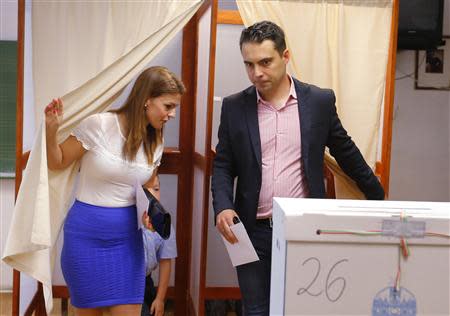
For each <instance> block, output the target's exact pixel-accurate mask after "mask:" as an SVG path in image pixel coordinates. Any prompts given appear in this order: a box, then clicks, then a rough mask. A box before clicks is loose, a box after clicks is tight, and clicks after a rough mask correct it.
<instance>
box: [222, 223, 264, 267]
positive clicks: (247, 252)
mask: <svg viewBox="0 0 450 316" xmlns="http://www.w3.org/2000/svg"><path fill="white" fill-rule="evenodd" d="M230 229H231V231H232V232H233V234H234V235H235V236H236V238H237V239H238V242H237V243H235V244H231V243H229V242H228V241H227V240H226V239H225V238H224V237H223V236H222V235H221V236H222V239H223V242H224V243H225V246H226V247H227V251H228V254H229V255H230V259H231V263H232V264H233V266H234V267H236V266H240V265H241V264H245V263H249V262H253V261H258V260H259V257H258V255H257V254H256V251H255V248H254V247H253V244H252V242H251V241H250V238H249V237H248V234H247V231H246V230H245V227H244V225H243V224H242V223H237V224H235V225H232V226H230Z"/></svg>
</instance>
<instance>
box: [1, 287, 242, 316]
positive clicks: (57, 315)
mask: <svg viewBox="0 0 450 316" xmlns="http://www.w3.org/2000/svg"><path fill="white" fill-rule="evenodd" d="M11 301H12V294H11V293H0V316H11V303H12V302H11ZM68 305H69V310H68V316H74V315H75V314H74V310H73V307H72V306H71V305H70V303H69V304H68ZM207 309H208V308H207ZM206 313H207V314H210V315H207V316H236V313H234V312H231V311H226V312H225V311H220V312H219V311H218V310H215V311H212V312H209V313H208V311H206ZM103 315H104V316H108V315H110V314H109V313H107V312H106V313H104V314H103ZM173 315H174V313H173V305H172V304H170V302H168V303H166V313H165V316H173ZM49 316H62V314H61V299H57V298H55V299H54V300H53V311H52V313H51V314H50V315H49Z"/></svg>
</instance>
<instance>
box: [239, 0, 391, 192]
mask: <svg viewBox="0 0 450 316" xmlns="http://www.w3.org/2000/svg"><path fill="white" fill-rule="evenodd" d="M237 4H238V8H239V12H240V14H241V16H242V19H243V21H244V24H245V25H246V26H249V25H251V24H253V23H255V22H258V21H261V20H271V21H273V22H275V23H277V24H278V25H280V26H281V27H282V28H283V30H284V31H285V33H286V41H287V45H288V48H289V50H290V51H291V62H290V68H291V69H290V70H291V72H292V74H293V75H294V76H295V77H297V78H298V79H300V80H301V81H304V82H307V83H312V84H314V85H317V86H319V87H324V88H331V89H333V90H334V92H335V94H336V99H337V101H336V107H337V110H338V113H339V117H340V119H341V121H342V123H343V125H344V127H345V128H346V129H347V131H348V132H349V134H350V135H351V136H352V138H353V140H354V141H355V143H356V144H357V146H358V147H359V149H360V150H361V152H362V154H363V156H364V158H365V159H366V161H367V163H368V164H369V165H370V166H371V167H372V168H374V167H375V163H376V158H377V147H378V141H379V133H380V118H381V117H380V116H381V108H382V103H383V97H384V89H385V82H386V69H387V61H388V53H389V39H390V30H391V16H392V4H393V1H392V0H364V1H361V0H320V1H319V0H316V1H314V0H284V1H245V0H237ZM326 164H327V165H330V164H334V166H331V170H332V171H333V173H334V174H335V176H336V181H335V182H336V184H337V185H336V194H337V197H339V198H358V197H362V194H361V192H359V190H358V188H357V187H356V185H354V183H352V181H351V180H350V181H349V178H348V177H345V176H344V174H343V173H342V171H340V170H339V167H338V166H337V164H336V162H335V161H334V159H333V158H332V157H331V156H329V155H328V154H327V158H326ZM341 181H347V183H345V184H342V183H341Z"/></svg>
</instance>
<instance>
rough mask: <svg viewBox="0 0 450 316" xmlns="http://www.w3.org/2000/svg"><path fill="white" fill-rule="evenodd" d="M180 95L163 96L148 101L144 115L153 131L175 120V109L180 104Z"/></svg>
mask: <svg viewBox="0 0 450 316" xmlns="http://www.w3.org/2000/svg"><path fill="white" fill-rule="evenodd" d="M180 100H181V95H180V94H163V95H161V96H159V97H156V98H151V99H148V100H147V102H146V104H145V105H146V106H145V115H146V117H147V121H148V123H150V124H151V125H152V126H153V128H155V129H162V128H163V126H164V124H165V123H167V121H169V120H170V119H172V118H175V115H176V107H177V106H178V104H180Z"/></svg>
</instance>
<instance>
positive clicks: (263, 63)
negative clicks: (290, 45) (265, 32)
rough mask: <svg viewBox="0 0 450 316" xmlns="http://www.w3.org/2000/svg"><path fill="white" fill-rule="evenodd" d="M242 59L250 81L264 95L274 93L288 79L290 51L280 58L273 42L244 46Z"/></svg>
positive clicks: (250, 43)
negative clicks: (287, 68)
mask: <svg viewBox="0 0 450 316" xmlns="http://www.w3.org/2000/svg"><path fill="white" fill-rule="evenodd" d="M241 54H242V58H243V60H244V64H245V69H246V70H247V75H248V78H249V79H250V81H251V82H252V83H253V84H254V85H255V87H256V89H258V91H259V92H260V93H261V94H262V95H265V94H267V93H269V94H270V93H273V92H274V91H276V89H277V88H278V87H279V85H280V83H281V82H282V80H283V79H284V78H285V77H286V65H287V63H288V62H289V51H288V50H287V49H286V50H285V51H284V52H283V54H282V55H281V56H280V54H279V53H278V51H277V50H276V49H275V45H274V43H273V42H272V41H271V40H265V41H263V42H262V43H255V42H247V43H244V44H243V45H242V50H241Z"/></svg>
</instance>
